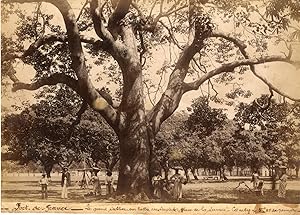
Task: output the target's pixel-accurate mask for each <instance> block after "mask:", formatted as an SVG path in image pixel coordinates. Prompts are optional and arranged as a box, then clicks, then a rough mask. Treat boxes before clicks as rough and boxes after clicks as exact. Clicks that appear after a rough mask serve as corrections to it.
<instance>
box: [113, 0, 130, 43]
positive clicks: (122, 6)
mask: <svg viewBox="0 0 300 215" xmlns="http://www.w3.org/2000/svg"><path fill="white" fill-rule="evenodd" d="M131 2H132V0H119V2H118V4H117V6H116V9H115V10H114V12H113V13H112V14H111V16H110V17H109V20H108V30H109V31H110V32H111V34H112V35H114V37H116V35H117V32H118V29H117V28H118V27H119V24H120V23H119V22H120V21H121V20H122V19H123V18H124V17H125V15H126V14H127V13H128V11H129V7H130V5H131Z"/></svg>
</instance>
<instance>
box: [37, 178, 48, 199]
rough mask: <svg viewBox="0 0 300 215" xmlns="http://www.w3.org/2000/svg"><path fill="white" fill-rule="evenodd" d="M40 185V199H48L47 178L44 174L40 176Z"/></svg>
mask: <svg viewBox="0 0 300 215" xmlns="http://www.w3.org/2000/svg"><path fill="white" fill-rule="evenodd" d="M39 183H40V185H41V187H42V199H47V198H48V189H47V187H48V178H47V177H46V173H43V174H42V178H41V179H40V182H39Z"/></svg>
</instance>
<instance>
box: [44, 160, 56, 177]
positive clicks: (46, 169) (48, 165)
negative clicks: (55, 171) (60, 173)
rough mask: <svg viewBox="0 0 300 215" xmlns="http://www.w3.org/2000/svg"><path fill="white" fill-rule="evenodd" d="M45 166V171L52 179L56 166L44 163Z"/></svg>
mask: <svg viewBox="0 0 300 215" xmlns="http://www.w3.org/2000/svg"><path fill="white" fill-rule="evenodd" d="M43 165H44V170H45V172H46V175H47V178H51V171H52V168H53V166H54V164H53V163H52V162H44V163H43Z"/></svg>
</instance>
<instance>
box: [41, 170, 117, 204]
mask: <svg viewBox="0 0 300 215" xmlns="http://www.w3.org/2000/svg"><path fill="white" fill-rule="evenodd" d="M98 172H99V171H95V170H94V171H93V172H92V177H91V182H92V184H93V191H92V194H93V195H95V196H96V195H101V183H100V179H99V177H98V176H97V173H98ZM39 184H40V186H41V189H42V199H47V198H48V185H49V179H48V178H47V177H46V174H45V173H43V174H42V178H41V179H40V180H39ZM70 186H71V174H70V172H69V171H68V169H67V168H64V169H63V172H62V177H61V187H62V192H61V198H62V199H67V198H68V187H70ZM105 186H106V194H107V195H108V196H110V195H111V194H112V193H113V192H114V188H113V176H112V172H111V171H109V170H108V171H107V172H106V177H105Z"/></svg>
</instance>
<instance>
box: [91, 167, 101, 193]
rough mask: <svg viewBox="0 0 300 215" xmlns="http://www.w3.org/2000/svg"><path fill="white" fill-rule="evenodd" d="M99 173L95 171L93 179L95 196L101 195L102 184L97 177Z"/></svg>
mask: <svg viewBox="0 0 300 215" xmlns="http://www.w3.org/2000/svg"><path fill="white" fill-rule="evenodd" d="M97 173H98V171H96V170H95V171H93V173H92V174H93V176H92V178H91V181H92V183H93V194H94V195H95V196H96V195H97V194H99V195H101V184H100V179H99V177H98V176H97Z"/></svg>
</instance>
